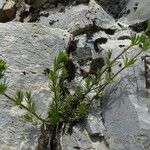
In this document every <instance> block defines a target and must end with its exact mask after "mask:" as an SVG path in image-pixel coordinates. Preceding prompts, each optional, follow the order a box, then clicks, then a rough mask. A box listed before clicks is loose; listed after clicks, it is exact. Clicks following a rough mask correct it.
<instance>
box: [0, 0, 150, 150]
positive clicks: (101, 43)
mask: <svg viewBox="0 0 150 150" xmlns="http://www.w3.org/2000/svg"><path fill="white" fill-rule="evenodd" d="M7 2H8V3H9V2H10V1H7ZM19 2H20V5H22V6H21V10H19V11H20V12H19V11H18V12H17V14H16V17H21V19H22V20H23V21H22V22H24V21H25V20H28V17H35V18H36V19H35V18H34V19H32V20H34V21H36V23H22V24H21V23H16V21H17V20H19V19H17V18H16V19H15V20H14V21H12V22H10V23H6V24H0V41H1V42H0V57H2V58H5V59H6V61H7V62H8V64H9V69H8V71H7V77H8V79H9V80H10V83H9V84H10V89H11V90H10V91H8V92H9V93H10V94H12V95H13V92H14V91H15V90H16V89H18V88H19V89H25V90H26V89H27V90H31V91H33V96H34V98H35V100H36V103H37V107H38V108H39V109H38V110H39V111H40V112H41V111H42V108H47V107H48V104H49V102H51V98H50V97H51V95H50V94H49V91H48V80H47V77H46V76H45V75H44V72H45V70H46V69H47V68H49V67H50V66H51V65H52V62H53V58H54V57H55V56H56V55H57V54H58V52H59V51H62V50H65V49H66V48H67V50H68V51H69V52H70V54H71V56H72V59H73V61H75V62H76V63H77V64H78V67H79V69H80V68H86V69H87V68H88V67H89V66H88V65H87V64H88V62H89V61H91V60H92V59H95V58H97V57H104V58H105V53H106V51H107V50H109V49H111V50H112V52H113V57H115V56H116V55H117V54H119V53H120V52H121V51H122V50H123V49H124V48H125V47H127V46H128V45H129V44H130V40H129V39H130V32H131V31H133V30H134V31H138V33H140V32H143V31H144V30H145V28H146V27H147V21H145V20H148V19H149V16H150V10H149V5H150V2H149V0H144V1H143V0H120V1H119V0H112V1H110V0H105V1H104V0H97V1H95V0H90V1H88V0H81V1H80V0H76V1H74V0H70V1H68V0H64V1H61V2H60V1H59V0H57V1H55V0H34V1H31V0H27V1H23V0H20V1H19ZM58 2H59V3H58ZM15 4H16V6H17V8H18V5H19V4H18V3H15ZM5 5H6V2H5V1H4V0H1V1H0V21H1V20H2V22H6V21H10V20H12V19H13V17H6V11H4V8H5V10H9V13H8V14H14V13H10V12H11V11H12V10H13V9H14V6H15V5H11V7H8V5H7V7H4V6H5ZM6 8H7V9H6ZM8 8H9V9H8ZM12 8H13V9H12ZM43 8H44V10H42V9H43ZM7 12H8V11H7ZM22 12H23V14H24V17H22V15H20V14H19V13H22ZM7 16H10V15H7ZM8 18H11V19H8ZM116 18H117V19H116ZM4 20H5V21H4ZM72 37H73V38H72ZM71 40H72V41H71ZM137 50H138V49H137V48H133V49H132V50H131V52H130V53H128V55H129V56H131V55H133V54H136V52H137ZM147 55H150V53H147ZM140 57H142V55H141V56H140ZM140 57H139V58H138V62H137V64H136V65H135V66H134V67H131V68H129V69H128V70H126V71H124V72H123V73H122V74H120V75H119V76H118V78H117V79H116V80H115V82H114V83H113V84H112V85H111V86H109V87H108V88H107V89H106V91H105V93H104V96H103V100H102V103H101V106H100V107H98V108H97V109H93V110H92V112H91V113H90V114H89V115H88V116H87V120H86V121H85V122H84V123H83V124H81V125H77V126H75V127H73V130H72V134H70V135H69V134H65V135H64V137H63V139H62V145H63V150H77V149H80V150H150V140H149V138H150V135H149V134H150V102H149V100H150V91H149V89H148V88H146V79H147V80H148V81H149V79H150V75H149V70H148V75H147V76H144V71H145V66H144V60H143V61H142V59H143V57H142V59H141V58H140ZM147 60H148V61H149V59H147ZM117 62H118V65H117V68H119V67H120V66H121V63H122V62H121V60H120V59H118V60H117ZM87 66H88V67H87ZM147 66H148V68H149V64H148V63H147ZM0 100H1V101H0V149H2V150H7V149H9V150H30V149H31V150H34V149H35V147H36V141H37V137H38V131H37V130H35V129H33V128H32V127H31V126H29V125H25V124H24V123H23V121H22V119H21V118H20V115H21V114H23V113H24V112H23V111H22V110H21V111H20V110H18V109H16V108H12V107H11V105H10V104H9V103H7V101H5V99H4V98H2V97H0ZM97 105H100V104H97ZM45 114H46V109H45V111H43V115H45Z"/></svg>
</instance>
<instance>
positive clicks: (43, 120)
mask: <svg viewBox="0 0 150 150" xmlns="http://www.w3.org/2000/svg"><path fill="white" fill-rule="evenodd" d="M3 96H5V97H6V98H8V99H9V100H10V101H12V102H15V99H13V98H12V97H10V96H9V95H7V94H6V93H3ZM20 106H21V107H22V108H24V109H25V110H27V111H28V112H30V113H31V114H32V115H34V116H35V117H36V118H37V119H39V120H41V121H42V122H43V123H45V124H48V122H47V121H46V120H45V119H43V118H41V117H40V116H38V115H37V114H36V113H35V112H32V111H31V110H30V109H29V108H28V107H26V106H25V105H23V104H20Z"/></svg>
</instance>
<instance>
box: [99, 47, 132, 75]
mask: <svg viewBox="0 0 150 150" xmlns="http://www.w3.org/2000/svg"><path fill="white" fill-rule="evenodd" d="M132 46H133V45H132V44H131V45H129V46H128V47H127V48H125V49H124V50H123V51H122V52H121V53H120V54H119V55H118V56H117V57H115V58H114V59H113V60H112V64H113V63H114V62H116V60H117V59H118V58H119V57H120V56H122V55H123V54H124V53H125V52H126V51H128V50H129V49H130V48H131V47H132ZM107 69H109V67H106V68H105V69H104V70H103V71H102V73H101V74H100V77H101V76H102V75H103V73H105V71H106V70H107Z"/></svg>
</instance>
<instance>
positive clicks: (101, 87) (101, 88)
mask: <svg viewBox="0 0 150 150" xmlns="http://www.w3.org/2000/svg"><path fill="white" fill-rule="evenodd" d="M142 52H143V51H142V50H141V51H140V52H139V53H137V54H136V55H135V56H134V57H133V59H135V58H137V56H139V55H140V54H141V53H142ZM125 68H127V67H126V66H124V67H123V68H121V69H120V70H119V71H118V72H117V73H116V74H115V75H113V77H112V80H113V79H114V78H115V77H116V76H117V75H118V74H120V73H121V72H122V71H123V70H124V69H125ZM108 84H110V82H106V83H104V84H103V85H100V86H98V87H96V88H93V89H91V90H96V89H98V88H100V90H99V91H98V92H97V93H96V95H94V96H93V98H92V99H91V101H93V100H94V99H95V97H96V96H98V94H99V93H100V92H101V91H102V90H104V89H105V87H106V86H107V85H108Z"/></svg>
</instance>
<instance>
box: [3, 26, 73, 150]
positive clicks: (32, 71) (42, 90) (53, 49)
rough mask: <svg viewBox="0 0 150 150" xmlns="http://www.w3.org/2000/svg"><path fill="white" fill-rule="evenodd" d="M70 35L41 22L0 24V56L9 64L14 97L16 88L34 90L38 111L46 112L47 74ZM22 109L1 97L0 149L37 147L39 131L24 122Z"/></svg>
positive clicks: (10, 85)
mask: <svg viewBox="0 0 150 150" xmlns="http://www.w3.org/2000/svg"><path fill="white" fill-rule="evenodd" d="M70 38H71V35H70V34H69V33H68V32H66V31H64V30H61V29H50V28H47V27H45V26H42V25H39V24H22V23H11V24H9V23H7V24H0V41H1V42H0V57H1V58H4V59H5V60H6V61H7V62H8V65H9V69H8V70H7V77H8V80H9V81H10V82H9V87H10V90H9V91H8V93H10V94H11V95H12V96H13V95H14V94H15V93H14V92H15V91H16V90H17V89H22V90H27V91H29V90H30V91H33V96H34V99H35V101H36V103H37V110H38V111H39V112H42V114H43V115H44V114H46V113H45V111H46V108H47V107H48V106H49V103H50V102H51V95H50V94H49V88H48V86H49V85H48V77H47V76H45V75H44V70H46V69H47V68H49V67H50V66H51V64H52V62H53V59H54V57H55V56H56V55H57V54H58V52H59V51H63V50H64V49H65V48H66V46H67V45H68V42H69V41H70ZM22 114H24V111H23V110H20V109H17V108H14V107H12V105H11V104H10V103H9V102H8V101H6V99H5V98H4V97H0V118H1V119H0V120H1V121H0V149H1V150H34V149H35V147H36V141H37V136H38V135H39V134H38V131H37V130H36V129H34V128H33V127H32V126H29V125H27V124H25V123H24V122H23V120H22V119H21V117H20V116H21V115H22Z"/></svg>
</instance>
